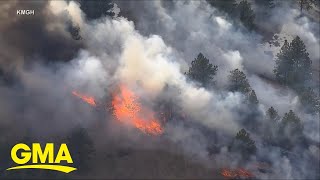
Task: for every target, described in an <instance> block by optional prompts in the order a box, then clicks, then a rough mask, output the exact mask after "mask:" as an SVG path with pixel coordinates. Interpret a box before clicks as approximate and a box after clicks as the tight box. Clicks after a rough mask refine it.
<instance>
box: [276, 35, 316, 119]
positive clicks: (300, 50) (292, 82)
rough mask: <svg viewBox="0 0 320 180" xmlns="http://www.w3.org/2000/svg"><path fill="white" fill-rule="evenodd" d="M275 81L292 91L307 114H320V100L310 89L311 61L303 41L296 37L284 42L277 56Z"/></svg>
mask: <svg viewBox="0 0 320 180" xmlns="http://www.w3.org/2000/svg"><path fill="white" fill-rule="evenodd" d="M274 74H275V77H276V80H277V81H278V82H279V83H281V84H282V85H285V86H288V87H290V88H292V89H294V90H295V91H296V92H297V93H298V95H299V97H300V102H301V104H302V106H303V107H304V109H305V111H306V112H307V113H312V114H315V113H319V112H320V100H319V97H317V94H316V93H315V92H314V90H313V89H312V87H311V85H312V61H311V60H310V58H309V53H308V52H307V50H306V47H305V45H304V43H303V41H302V40H301V39H300V37H299V36H296V37H295V38H294V39H293V40H292V42H290V43H289V42H288V41H285V42H284V44H283V46H282V47H281V50H280V52H279V53H278V54H277V58H276V66H275V68H274Z"/></svg>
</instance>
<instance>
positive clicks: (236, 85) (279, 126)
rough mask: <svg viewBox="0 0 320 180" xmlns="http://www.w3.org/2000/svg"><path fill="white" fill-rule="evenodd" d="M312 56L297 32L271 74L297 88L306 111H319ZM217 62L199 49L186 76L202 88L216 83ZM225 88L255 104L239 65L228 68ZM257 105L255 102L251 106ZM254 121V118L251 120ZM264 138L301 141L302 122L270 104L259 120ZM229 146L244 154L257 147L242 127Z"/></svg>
mask: <svg viewBox="0 0 320 180" xmlns="http://www.w3.org/2000/svg"><path fill="white" fill-rule="evenodd" d="M311 63H312V62H311V60H310V58H309V54H308V52H307V50H306V48H305V45H304V43H303V41H302V40H301V39H300V38H299V37H298V36H297V37H296V38H295V39H294V40H292V42H290V43H289V42H287V41H286V42H285V43H284V45H283V46H282V48H281V50H280V52H279V53H278V54H277V59H276V66H275V69H274V74H275V78H276V80H277V81H278V82H279V83H281V84H283V85H285V86H288V87H290V88H292V89H294V90H295V91H296V92H298V94H299V97H300V102H301V104H302V105H303V107H304V109H305V112H306V113H311V114H314V113H319V108H320V100H319V98H318V96H317V94H316V93H315V92H314V90H313V89H312V88H311V87H309V84H310V83H311V81H312V80H311V78H312V71H311ZM217 71H218V66H215V65H212V64H211V63H210V61H209V59H208V58H206V57H205V56H204V55H203V54H202V53H200V54H199V55H198V56H197V58H195V59H194V60H193V61H192V62H191V66H190V67H189V71H188V72H187V73H186V75H187V77H188V78H189V79H190V80H192V81H195V82H197V83H198V84H199V85H200V86H203V87H205V88H212V87H213V86H214V84H215V81H214V76H215V75H216V74H217ZM228 78H229V86H228V88H227V89H228V91H231V92H240V93H242V94H244V95H245V97H246V100H247V102H248V104H249V105H257V104H259V101H258V99H257V96H256V93H255V91H254V90H253V89H252V88H251V86H250V84H249V81H248V79H247V77H246V75H245V73H244V72H242V71H241V70H239V69H234V70H232V71H230V74H229V77H228ZM250 107H257V106H250ZM251 123H253V122H251ZM260 126H261V128H259V129H262V130H263V131H262V133H263V140H264V141H265V142H266V143H268V144H273V145H277V146H279V147H282V148H284V149H287V150H290V149H291V148H292V147H294V146H295V144H297V143H301V142H302V141H303V138H304V136H303V125H302V123H301V120H300V118H299V117H298V116H297V115H296V114H295V113H294V112H293V111H292V110H290V111H289V112H287V113H285V114H284V116H283V117H282V118H281V117H280V116H279V115H278V112H277V111H276V110H275V109H274V108H273V107H270V108H269V109H268V110H267V112H266V117H265V121H264V123H262V124H260ZM230 148H231V149H239V150H240V151H241V152H242V153H244V154H250V153H254V152H255V151H256V147H255V143H254V141H253V140H252V139H251V138H250V135H249V133H248V132H247V131H246V130H245V129H241V130H240V131H239V132H238V133H237V135H236V137H235V140H234V142H233V143H232V145H231V147H230Z"/></svg>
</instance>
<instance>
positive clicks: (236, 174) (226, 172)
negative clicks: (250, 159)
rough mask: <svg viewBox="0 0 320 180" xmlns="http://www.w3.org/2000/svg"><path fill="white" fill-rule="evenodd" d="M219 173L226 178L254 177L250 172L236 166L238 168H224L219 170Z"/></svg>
mask: <svg viewBox="0 0 320 180" xmlns="http://www.w3.org/2000/svg"><path fill="white" fill-rule="evenodd" d="M221 175H222V176H223V177H225V178H227V179H233V178H251V177H254V176H253V174H252V173H251V172H249V171H248V170H245V169H243V168H238V169H227V168H224V169H222V170H221Z"/></svg>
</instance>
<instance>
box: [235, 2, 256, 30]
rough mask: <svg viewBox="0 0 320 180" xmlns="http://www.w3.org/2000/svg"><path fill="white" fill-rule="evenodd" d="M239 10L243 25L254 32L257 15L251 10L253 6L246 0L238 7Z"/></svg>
mask: <svg viewBox="0 0 320 180" xmlns="http://www.w3.org/2000/svg"><path fill="white" fill-rule="evenodd" d="M237 10H238V13H239V18H240V21H241V22H242V24H243V25H244V26H245V27H246V28H248V29H249V30H253V29H254V28H255V24H254V19H255V13H254V11H253V10H252V9H251V4H250V3H249V2H248V1H246V0H242V1H241V2H240V3H239V5H238V7H237Z"/></svg>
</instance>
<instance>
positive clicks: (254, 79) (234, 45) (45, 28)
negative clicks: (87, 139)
mask: <svg viewBox="0 0 320 180" xmlns="http://www.w3.org/2000/svg"><path fill="white" fill-rule="evenodd" d="M116 4H117V7H119V8H120V13H119V15H118V17H114V18H111V17H101V18H99V19H96V20H92V21H89V20H88V19H87V18H86V15H85V13H83V12H82V11H81V9H80V4H79V3H77V2H74V1H48V2H32V3H24V2H22V1H12V2H5V5H4V6H1V8H2V9H3V10H2V11H0V12H1V13H0V18H1V19H5V20H4V21H0V32H1V35H0V40H1V41H0V72H1V71H9V72H10V74H12V76H14V77H15V79H14V80H13V81H14V82H13V84H11V85H7V84H0V94H1V95H0V98H1V101H0V119H1V122H0V123H1V125H2V126H5V127H10V126H13V125H12V124H19V127H15V128H17V129H19V130H21V131H26V132H23V133H21V134H24V133H32V134H33V135H34V136H36V137H37V136H42V135H48V134H50V135H52V134H57V133H58V134H59V133H68V131H69V130H70V129H72V128H73V127H75V126H77V125H79V124H81V125H82V126H84V127H88V128H89V127H91V128H92V127H94V125H95V124H96V123H97V122H98V121H101V119H106V120H109V119H112V114H111V113H109V112H105V109H106V107H107V105H106V101H107V100H106V99H108V97H109V96H110V95H112V93H113V91H114V90H115V89H116V88H117V86H118V85H119V84H126V85H128V86H129V87H130V88H132V89H134V90H135V92H136V93H137V95H138V96H139V97H141V99H142V100H143V101H144V102H145V103H146V104H148V105H150V107H153V108H154V107H156V105H157V100H159V99H162V100H166V101H170V102H171V103H172V104H174V106H176V107H177V108H179V109H180V110H181V111H182V112H184V113H185V115H186V116H187V117H188V121H190V122H191V124H195V125H194V126H190V127H189V126H186V125H185V124H184V123H177V122H175V121H171V122H168V123H167V124H166V125H165V133H166V136H165V140H164V141H169V142H170V143H173V144H175V145H177V146H178V147H179V148H180V149H182V151H183V153H184V154H186V155H187V156H189V157H193V156H196V157H197V158H199V159H201V160H203V161H206V162H205V163H207V165H208V166H210V165H212V164H214V165H218V166H221V167H222V166H235V167H236V166H238V165H242V164H244V162H243V159H242V157H241V156H240V155H239V154H237V153H233V152H229V151H228V147H227V146H228V143H230V142H229V141H230V139H231V137H233V136H234V135H235V134H236V132H237V131H239V130H240V129H241V128H244V127H243V122H241V117H242V116H245V115H246V113H243V112H248V114H249V113H250V112H251V111H253V110H251V109H249V108H247V107H244V106H242V104H243V103H244V100H245V97H244V96H243V95H242V94H241V93H237V92H236V93H233V92H228V91H226V90H225V87H226V86H227V85H228V74H229V71H231V70H233V69H236V68H238V69H241V70H243V71H244V72H245V73H246V74H247V75H248V79H249V82H250V84H251V86H252V88H253V89H254V90H255V91H256V94H257V97H258V100H259V102H260V104H259V106H258V109H257V111H258V112H259V115H258V116H257V117H255V118H257V119H260V121H262V119H263V118H264V117H263V114H264V112H265V110H266V109H267V108H269V107H270V106H274V107H275V108H276V109H277V110H278V111H279V114H280V115H281V116H282V115H283V114H284V113H286V112H288V111H289V110H290V109H293V110H295V111H297V112H298V113H299V116H300V117H302V119H304V122H303V123H304V125H305V134H306V135H307V136H308V137H310V138H311V139H312V140H313V141H315V142H316V143H319V140H318V138H319V137H320V136H319V131H317V129H316V128H317V127H318V128H319V120H318V119H317V117H315V116H310V115H307V114H304V113H303V112H300V111H299V107H300V103H299V98H298V96H297V95H296V94H295V93H294V92H293V91H292V90H290V89H284V88H283V87H278V86H277V85H276V84H272V83H270V82H269V81H267V80H266V79H265V78H261V75H263V76H264V77H269V78H272V77H273V74H272V69H273V67H274V56H275V53H276V52H278V50H279V48H275V47H272V48H270V47H269V48H268V47H267V46H265V44H264V42H263V40H262V36H261V35H259V34H257V33H254V32H248V31H247V30H246V29H245V28H244V27H241V26H240V27H239V26H238V25H236V24H234V22H233V21H231V20H230V19H229V18H228V17H227V16H226V15H225V14H223V13H221V12H219V11H218V10H217V9H214V8H212V7H211V6H209V5H208V4H207V3H206V2H205V1H188V2H184V1H176V2H169V1H138V2H135V3H133V2H128V1H116ZM17 8H19V9H23V8H25V9H28V8H29V9H35V11H36V15H35V16H32V17H24V16H21V17H19V16H15V15H12V17H13V18H8V15H9V14H10V13H15V9H17ZM287 9H289V10H286V11H285V16H284V17H285V18H284V19H283V21H281V22H279V19H276V18H274V17H276V14H277V13H280V11H281V10H283V9H277V8H276V9H274V11H275V15H274V17H273V16H272V18H271V20H270V24H272V25H277V28H278V29H279V34H288V35H291V36H294V35H299V36H301V38H302V39H303V40H304V42H305V43H306V46H307V49H308V51H309V53H310V58H311V59H312V60H313V62H315V63H314V64H317V63H316V62H317V61H319V34H317V33H316V32H317V31H318V30H319V28H317V25H318V24H317V23H313V22H311V21H310V20H309V19H308V18H297V13H298V11H297V10H296V9H292V8H287ZM122 16H124V17H122ZM276 20H277V22H275V21H276ZM284 22H286V23H284ZM279 24H281V25H282V26H280V27H278V26H279ZM70 26H77V27H79V28H80V35H81V37H82V39H81V40H79V41H77V40H74V39H72V36H71V35H70V33H69V32H68V27H70ZM30 42H32V46H30V45H29V43H30ZM317 48H318V49H317ZM266 51H272V52H273V53H267V52H266ZM199 52H202V53H203V54H204V55H205V56H206V57H208V58H209V59H210V62H211V63H213V64H214V65H218V67H219V71H218V75H217V76H216V80H217V88H216V89H214V90H208V89H205V88H202V87H199V86H198V85H197V84H195V83H194V82H191V81H189V80H188V79H186V76H185V75H184V72H186V71H187V70H188V66H189V65H190V62H191V61H192V60H193V59H194V58H195V57H196V55H197V54H198V53H199ZM48 62H49V63H48ZM315 67H316V66H315ZM167 87H170V88H172V87H173V88H172V89H174V90H172V89H170V88H169V90H168V88H167ZM72 90H78V91H80V92H83V93H86V94H89V95H92V96H94V97H95V98H96V99H97V101H98V103H99V104H101V106H102V108H101V109H99V110H95V109H93V108H91V107H88V106H86V104H83V103H79V102H78V99H76V98H74V97H73V96H72V95H71V91H72ZM166 90H167V91H166ZM168 91H169V92H168ZM154 110H155V111H156V110H157V109H154ZM244 114H245V115H244ZM239 117H240V118H239ZM239 119H240V120H239ZM107 126H112V127H103V128H106V130H104V131H107V132H103V133H107V134H108V135H109V136H110V139H112V138H113V140H114V141H115V139H121V137H122V136H125V137H126V138H128V139H130V140H132V141H134V143H136V144H138V145H137V146H138V147H140V148H155V149H157V148H160V149H163V147H161V144H162V143H163V142H162V141H161V140H159V141H157V140H156V143H154V142H149V141H150V140H147V141H148V142H146V143H144V142H145V141H144V140H145V139H144V138H145V137H140V136H139V135H137V134H136V132H131V131H130V130H125V131H123V129H121V127H117V124H116V123H112V122H111V123H110V124H108V125H107ZM197 127H199V128H197ZM201 128H203V129H205V130H203V131H202V129H201ZM208 130H215V131H216V134H215V137H218V139H220V140H216V139H213V140H211V139H210V138H208V137H210V136H209V135H208V134H206V133H205V131H208ZM209 134H210V133H209ZM100 136H102V137H103V135H100ZM252 136H253V137H254V140H256V142H257V144H258V145H259V144H260V143H263V142H261V140H260V139H259V138H258V135H256V134H252ZM103 140H104V139H103ZM224 140H225V142H224ZM97 142H99V143H103V142H101V140H97ZM99 143H98V145H97V146H99ZM148 143H150V144H148ZM215 145H216V146H217V145H219V149H218V151H219V153H217V154H215V156H211V155H210V152H209V151H208V147H210V146H215ZM149 146H150V147H149ZM173 149H174V150H172V151H177V150H176V149H175V148H173ZM303 152H304V153H305V154H304V155H302V157H301V156H299V158H297V159H299V160H301V162H300V163H299V164H298V163H297V164H294V162H292V160H290V159H288V158H287V157H283V156H281V149H279V148H276V147H270V149H268V150H265V149H262V148H261V149H259V148H258V153H257V154H258V155H257V156H256V157H253V159H254V160H256V161H258V160H259V158H261V157H264V156H266V157H265V159H269V160H270V159H271V160H273V161H275V162H277V163H275V164H273V167H272V169H274V170H275V172H273V173H268V174H263V173H259V172H255V173H257V174H258V176H259V177H260V178H286V179H290V178H303V177H314V176H317V174H312V173H314V171H312V173H311V174H308V169H302V170H301V171H299V172H297V171H295V170H296V169H299V168H301V167H304V166H306V167H309V166H310V164H308V162H307V161H308V159H309V158H311V157H313V156H315V157H316V158H315V159H318V160H319V156H318V155H317V153H318V152H319V146H310V147H309V149H308V150H306V151H303ZM197 158H196V159H197ZM311 164H312V163H311ZM314 169H315V170H317V169H316V168H314ZM310 172H311V171H310Z"/></svg>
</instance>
